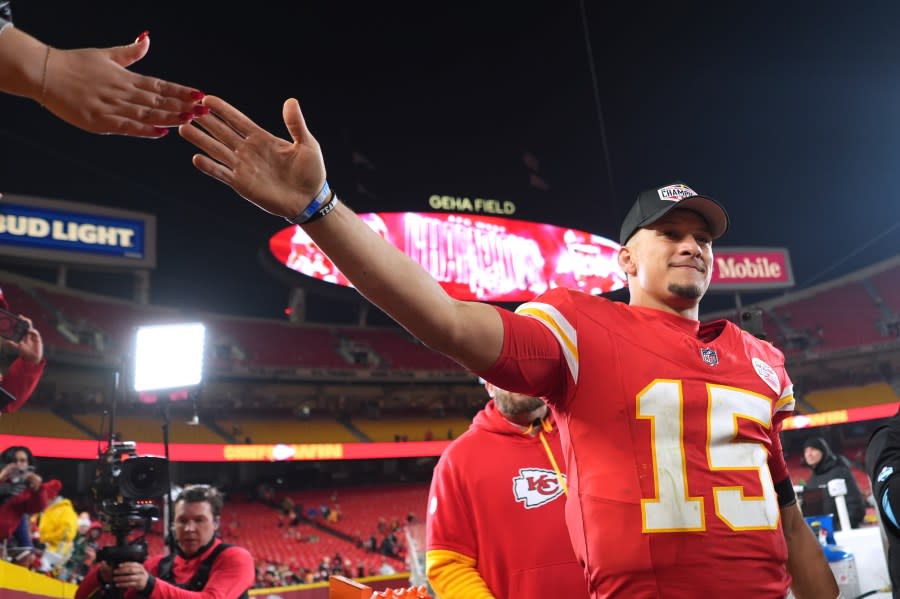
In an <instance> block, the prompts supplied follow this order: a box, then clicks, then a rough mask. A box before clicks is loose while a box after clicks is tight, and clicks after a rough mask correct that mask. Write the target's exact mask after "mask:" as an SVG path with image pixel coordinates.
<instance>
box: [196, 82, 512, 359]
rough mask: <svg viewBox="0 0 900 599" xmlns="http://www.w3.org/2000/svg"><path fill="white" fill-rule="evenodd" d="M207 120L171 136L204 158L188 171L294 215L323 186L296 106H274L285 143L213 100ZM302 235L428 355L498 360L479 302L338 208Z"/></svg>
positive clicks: (494, 332)
mask: <svg viewBox="0 0 900 599" xmlns="http://www.w3.org/2000/svg"><path fill="white" fill-rule="evenodd" d="M203 104H204V105H205V106H206V107H208V108H209V109H210V110H211V113H210V114H208V115H206V116H202V117H200V118H198V119H197V120H196V121H195V124H196V125H199V126H190V125H186V126H182V127H180V129H179V131H180V133H181V136H182V137H183V138H184V139H186V140H187V141H189V142H191V143H192V144H194V145H195V146H196V147H197V148H199V149H200V150H201V151H202V152H204V154H198V155H195V156H194V165H195V166H196V167H197V168H198V169H199V170H201V171H202V172H204V173H206V174H207V175H209V176H210V177H213V178H215V179H218V180H220V181H222V182H223V183H225V184H226V185H229V186H230V187H231V188H233V189H234V190H235V191H236V192H237V193H239V194H240V195H241V196H243V197H244V198H246V199H247V200H249V201H250V202H252V203H253V204H255V205H256V206H257V207H259V208H261V209H262V210H265V211H266V212H269V213H271V214H275V215H278V216H282V217H287V218H295V217H297V215H299V214H301V212H303V210H305V209H306V208H307V206H308V205H309V204H310V202H311V201H312V200H313V198H315V197H316V195H317V194H318V193H319V191H320V190H321V189H322V187H323V185H324V183H325V163H324V159H323V157H322V151H321V149H320V147H319V144H318V142H317V141H316V139H315V138H314V137H313V136H312V134H311V133H310V132H309V129H308V128H307V127H306V123H305V121H304V119H303V115H302V113H301V112H300V106H299V104H298V103H297V100H295V99H293V98H292V99H290V100H288V101H287V102H285V104H284V109H283V116H284V122H285V125H286V126H287V129H288V132H289V133H290V135H291V138H292V141H287V140H284V139H281V138H278V137H275V136H274V135H272V134H271V133H269V132H267V131H265V130H264V129H262V128H260V127H259V126H258V125H256V123H254V122H253V121H251V120H250V119H249V118H247V117H246V116H245V115H244V114H242V113H241V112H240V111H238V110H237V109H236V108H234V107H233V106H231V105H230V104H228V103H227V102H225V101H224V100H222V99H220V98H216V97H213V96H207V97H206V98H204V100H203ZM304 229H305V231H306V232H307V233H308V234H309V236H310V237H311V238H312V239H313V241H315V242H316V244H318V246H319V247H320V248H321V249H322V251H323V252H325V254H326V255H327V256H328V257H329V258H330V259H331V260H332V261H333V262H334V263H335V265H337V267H338V268H339V269H340V270H341V272H343V273H344V275H346V277H347V278H348V279H349V280H350V281H351V282H352V283H353V285H354V286H355V287H356V288H357V289H358V290H359V292H360V293H362V294H363V295H364V296H365V297H366V298H367V299H368V300H369V301H371V302H372V303H373V304H375V305H376V306H378V307H379V308H381V309H382V310H384V312H386V313H387V314H389V315H390V316H391V317H392V318H393V319H394V320H396V321H397V322H398V323H400V324H401V325H403V326H404V327H405V328H406V329H407V330H409V331H410V332H411V333H412V334H413V335H415V336H416V337H417V338H419V339H420V340H421V341H422V342H423V343H425V344H426V345H428V346H429V347H431V348H432V349H434V350H436V351H439V352H441V353H443V354H446V355H448V356H449V357H451V358H453V359H454V360H456V361H457V362H459V363H460V364H462V365H463V366H465V367H467V368H469V369H470V370H474V371H483V370H486V369H487V368H489V367H490V366H491V365H493V363H494V362H495V361H496V359H497V357H498V356H499V355H500V350H501V347H502V344H503V324H502V322H501V320H500V316H499V314H497V311H496V310H495V309H494V308H493V307H491V306H488V305H487V304H481V303H478V302H462V301H458V300H454V299H453V298H451V297H450V296H449V295H447V293H446V292H444V290H443V289H442V288H441V286H440V285H439V284H438V283H437V281H435V280H434V279H433V278H432V277H431V275H430V274H428V273H427V272H426V271H425V270H424V269H423V268H422V267H421V266H419V265H418V264H417V263H416V262H414V261H413V260H412V259H410V258H409V257H408V256H406V255H405V254H403V253H402V252H401V251H400V250H398V249H397V248H395V247H394V246H392V245H391V244H390V243H388V242H387V241H385V240H384V239H383V238H382V237H381V236H380V235H378V234H376V233H375V232H374V231H372V229H370V228H369V226H368V225H366V224H365V223H364V222H363V221H362V220H361V219H360V218H359V217H357V216H356V215H355V214H354V213H353V211H351V210H350V209H349V208H347V207H346V206H345V205H344V204H340V203H339V204H338V205H337V207H336V208H335V209H334V210H333V211H331V212H330V213H329V214H328V215H327V216H325V217H324V218H321V219H319V220H316V221H315V222H313V223H310V224H308V225H305V226H304Z"/></svg>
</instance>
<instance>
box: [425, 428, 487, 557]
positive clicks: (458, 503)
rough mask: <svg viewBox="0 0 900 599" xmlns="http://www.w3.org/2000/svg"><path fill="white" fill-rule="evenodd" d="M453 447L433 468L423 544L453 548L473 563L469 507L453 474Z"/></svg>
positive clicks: (475, 548)
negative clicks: (424, 541) (469, 558)
mask: <svg viewBox="0 0 900 599" xmlns="http://www.w3.org/2000/svg"><path fill="white" fill-rule="evenodd" d="M453 450H454V447H453V446H451V447H450V448H448V449H447V451H445V452H444V455H443V456H441V459H440V460H439V461H438V464H437V466H435V468H434V475H433V478H432V479H431V491H430V492H429V493H428V514H427V516H426V520H425V531H426V548H427V550H428V551H432V550H435V549H445V550H450V551H455V552H457V553H461V554H463V555H467V556H469V557H471V558H472V559H474V560H475V561H476V563H477V561H478V541H477V539H476V538H475V525H474V524H475V523H474V521H473V519H472V513H471V512H470V510H469V504H468V499H469V498H470V497H469V492H468V491H467V490H466V489H465V488H464V487H465V482H464V481H461V480H459V476H457V475H458V472H457V468H456V467H455V459H454V457H455V452H454V451H453Z"/></svg>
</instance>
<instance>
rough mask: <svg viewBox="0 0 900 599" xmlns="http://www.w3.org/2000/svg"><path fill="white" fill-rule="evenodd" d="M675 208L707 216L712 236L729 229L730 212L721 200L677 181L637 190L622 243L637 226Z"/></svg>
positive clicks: (716, 237) (620, 236) (651, 221)
mask: <svg viewBox="0 0 900 599" xmlns="http://www.w3.org/2000/svg"><path fill="white" fill-rule="evenodd" d="M673 208H687V209H688V210H693V211H694V212H696V213H698V214H699V215H700V216H702V217H703V218H704V219H706V224H708V225H709V232H710V233H712V238H713V239H718V238H719V237H721V236H722V235H724V234H725V231H727V230H728V213H727V212H725V208H723V207H722V205H721V204H719V203H718V202H717V201H715V200H714V199H712V198H710V197H708V196H704V195H700V194H698V193H697V192H696V191H694V190H693V189H691V188H690V187H688V186H687V185H686V184H684V183H681V182H679V181H676V182H675V183H670V184H668V185H665V186H663V187H660V188H658V189H648V190H646V191H642V192H641V193H639V194H638V197H637V201H635V203H634V206H632V207H631V210H629V211H628V214H627V215H626V216H625V220H624V221H623V222H622V229H621V230H620V231H619V243H620V244H622V245H625V244H626V243H627V242H628V240H629V239H631V236H632V235H634V234H635V232H636V231H637V230H638V229H640V228H643V227H646V226H647V225H651V224H653V223H655V222H656V221H658V220H659V219H660V218H662V217H663V216H664V215H666V214H668V213H669V211H670V210H672V209H673Z"/></svg>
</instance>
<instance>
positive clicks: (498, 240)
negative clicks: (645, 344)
mask: <svg viewBox="0 0 900 599" xmlns="http://www.w3.org/2000/svg"><path fill="white" fill-rule="evenodd" d="M360 218H362V219H363V221H365V222H366V224H368V225H369V226H370V227H371V228H372V229H373V230H374V231H375V232H376V233H378V234H379V235H381V236H382V237H384V238H385V239H386V240H387V241H388V242H390V243H391V244H393V245H395V246H396V247H398V248H399V249H400V250H401V251H403V252H404V253H405V254H406V255H408V256H410V257H411V258H412V259H413V260H415V261H416V262H418V263H419V264H421V265H422V266H423V267H424V268H425V270H427V271H428V272H429V273H431V275H432V276H433V277H434V278H435V279H436V280H437V281H438V282H439V283H440V284H441V285H442V286H443V287H444V289H445V290H446V291H447V293H449V294H450V295H451V296H453V297H455V298H457V299H462V300H481V301H496V302H523V301H528V300H530V299H533V298H534V297H535V296H537V295H540V294H541V293H543V292H545V291H548V290H549V289H553V288H554V287H568V288H571V289H579V290H581V291H585V292H587V293H592V294H599V293H605V292H607V291H613V290H616V289H619V288H621V287H623V286H624V285H625V275H624V273H622V271H621V270H620V269H619V265H618V262H617V259H616V257H617V255H618V252H619V245H618V244H617V243H615V242H614V241H610V240H609V239H606V238H604V237H600V236H597V235H593V234H591V233H586V232H584V231H578V230H576V229H569V228H564V227H556V226H554V225H545V224H539V223H531V222H526V221H519V220H512V219H508V218H503V217H498V216H483V215H470V214H465V215H462V214H450V213H419V212H379V213H369V214H361V215H360ZM269 249H270V251H271V252H272V255H273V256H274V257H275V259H276V260H278V261H279V262H280V263H282V264H284V265H285V266H287V267H288V268H291V269H293V270H295V271H297V272H299V273H302V274H305V275H308V276H311V277H315V278H317V279H320V280H323V281H328V282H330V283H337V284H339V285H345V286H350V282H349V281H348V280H347V278H346V277H345V276H344V275H343V274H342V273H341V272H340V271H339V270H338V269H337V268H336V267H335V266H334V264H333V263H332V262H331V261H330V260H329V259H328V258H327V257H326V256H325V255H324V254H323V253H322V252H321V251H320V250H319V248H318V247H317V246H316V245H315V244H314V243H313V242H312V240H311V239H310V238H309V236H308V235H307V234H306V233H305V232H304V231H303V230H302V229H301V228H300V227H298V226H291V227H287V228H285V229H283V230H281V231H279V232H278V233H276V234H275V235H274V236H272V238H271V239H270V240H269Z"/></svg>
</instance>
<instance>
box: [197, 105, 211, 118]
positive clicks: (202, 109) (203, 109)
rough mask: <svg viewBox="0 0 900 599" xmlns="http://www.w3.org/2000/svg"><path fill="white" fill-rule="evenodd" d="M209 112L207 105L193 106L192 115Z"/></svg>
mask: <svg viewBox="0 0 900 599" xmlns="http://www.w3.org/2000/svg"><path fill="white" fill-rule="evenodd" d="M204 114H209V106H194V116H203V115H204Z"/></svg>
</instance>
